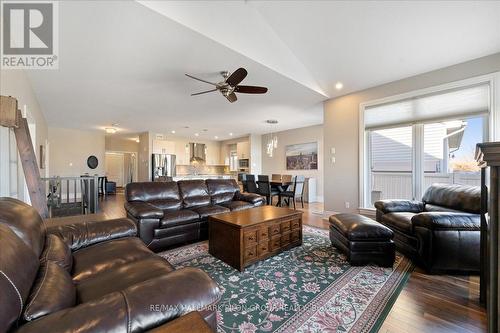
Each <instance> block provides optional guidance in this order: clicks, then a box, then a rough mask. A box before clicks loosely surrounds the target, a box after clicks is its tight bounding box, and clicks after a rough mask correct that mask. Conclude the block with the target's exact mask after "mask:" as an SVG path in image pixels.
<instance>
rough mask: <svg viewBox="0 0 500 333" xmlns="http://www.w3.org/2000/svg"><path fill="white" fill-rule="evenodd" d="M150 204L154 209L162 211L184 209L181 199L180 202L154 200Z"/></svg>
mask: <svg viewBox="0 0 500 333" xmlns="http://www.w3.org/2000/svg"><path fill="white" fill-rule="evenodd" d="M170 183H172V182H170ZM148 204H150V205H152V206H153V207H156V208H159V209H161V210H178V209H181V207H182V201H181V200H180V199H179V200H172V199H154V200H150V201H148Z"/></svg>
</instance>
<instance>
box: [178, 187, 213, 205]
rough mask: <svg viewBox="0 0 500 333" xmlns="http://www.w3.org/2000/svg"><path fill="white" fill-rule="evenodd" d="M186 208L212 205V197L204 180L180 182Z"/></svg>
mask: <svg viewBox="0 0 500 333" xmlns="http://www.w3.org/2000/svg"><path fill="white" fill-rule="evenodd" d="M177 184H178V185H179V190H180V192H181V197H182V202H183V206H184V208H192V207H200V206H207V205H209V204H210V195H209V194H208V188H207V185H206V184H205V181H204V180H181V181H178V182H177Z"/></svg>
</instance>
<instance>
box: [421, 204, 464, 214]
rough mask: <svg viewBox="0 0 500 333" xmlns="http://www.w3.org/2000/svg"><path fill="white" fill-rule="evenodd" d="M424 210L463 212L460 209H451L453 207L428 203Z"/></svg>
mask: <svg viewBox="0 0 500 333" xmlns="http://www.w3.org/2000/svg"><path fill="white" fill-rule="evenodd" d="M424 211H426V212H449V213H463V212H462V211H460V210H456V209H451V208H448V207H443V206H438V205H433V204H426V205H425V209H424Z"/></svg>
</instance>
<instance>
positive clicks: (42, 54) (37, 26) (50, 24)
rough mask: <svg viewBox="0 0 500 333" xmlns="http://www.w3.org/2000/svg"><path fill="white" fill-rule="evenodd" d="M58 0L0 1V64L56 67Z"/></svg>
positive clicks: (6, 65) (17, 67)
mask: <svg viewBox="0 0 500 333" xmlns="http://www.w3.org/2000/svg"><path fill="white" fill-rule="evenodd" d="M57 6H58V3H57V2H52V1H36V2H35V1H2V43H1V44H2V45H1V47H2V50H1V51H2V52H1V62H0V67H2V68H4V69H7V68H12V69H57V68H58V55H57V52H58V24H57V14H58V11H57V9H58V8H57Z"/></svg>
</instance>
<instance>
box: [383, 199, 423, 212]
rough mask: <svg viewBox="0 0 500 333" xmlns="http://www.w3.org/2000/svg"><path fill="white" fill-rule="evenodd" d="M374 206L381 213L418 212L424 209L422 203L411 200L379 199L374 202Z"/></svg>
mask: <svg viewBox="0 0 500 333" xmlns="http://www.w3.org/2000/svg"><path fill="white" fill-rule="evenodd" d="M375 208H377V209H378V210H380V211H382V212H383V213H396V212H409V213H420V212H423V211H424V204H423V203H422V202H420V201H413V200H380V201H376V202H375Z"/></svg>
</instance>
